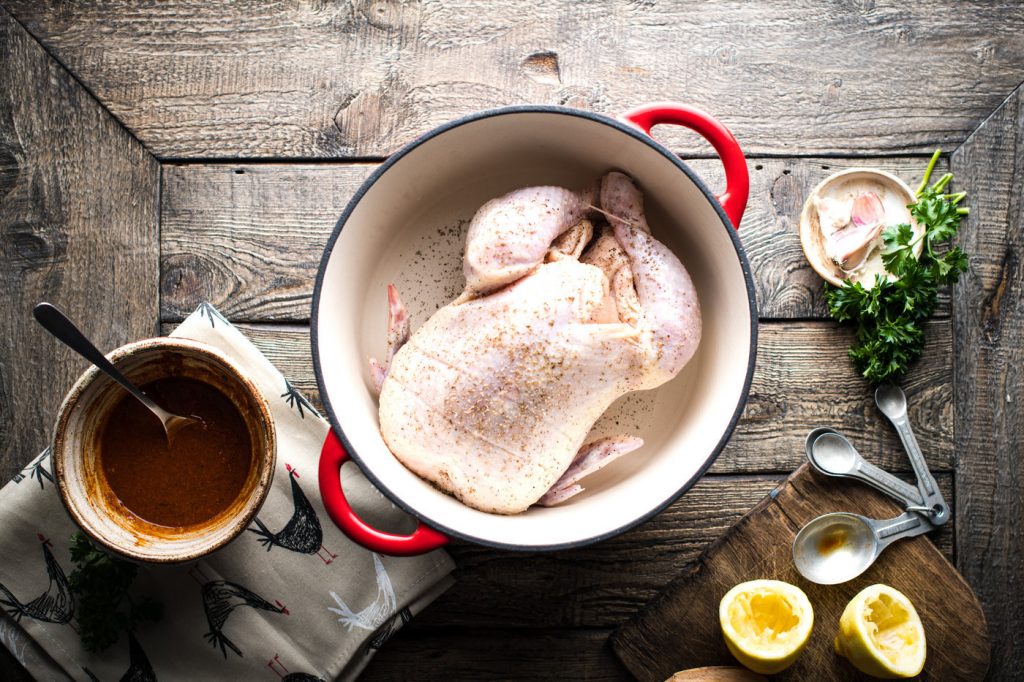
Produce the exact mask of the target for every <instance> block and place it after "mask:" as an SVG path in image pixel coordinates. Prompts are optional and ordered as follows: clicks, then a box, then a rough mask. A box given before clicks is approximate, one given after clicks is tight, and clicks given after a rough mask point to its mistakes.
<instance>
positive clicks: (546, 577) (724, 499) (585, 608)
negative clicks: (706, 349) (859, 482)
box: [417, 473, 954, 628]
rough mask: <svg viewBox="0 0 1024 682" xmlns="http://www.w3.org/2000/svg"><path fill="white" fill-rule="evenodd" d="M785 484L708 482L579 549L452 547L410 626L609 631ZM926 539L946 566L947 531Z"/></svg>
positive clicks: (946, 482)
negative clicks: (444, 588) (443, 574)
mask: <svg viewBox="0 0 1024 682" xmlns="http://www.w3.org/2000/svg"><path fill="white" fill-rule="evenodd" d="M784 478H785V475H782V474H780V475H777V476H765V477H751V476H706V477H704V478H703V479H701V480H700V481H699V482H698V483H697V485H695V486H694V487H693V488H692V489H691V490H689V491H688V492H687V493H686V494H685V495H683V496H682V497H681V498H679V500H677V501H676V502H675V503H674V504H672V505H671V506H670V507H669V508H668V509H666V510H665V511H663V512H662V513H661V514H659V515H657V516H656V517H654V518H653V519H651V520H650V521H648V522H646V523H644V524H643V525H641V526H639V527H638V528H636V529H635V530H632V531H630V532H628V533H625V534H623V535H620V536H619V537H617V538H613V539H611V540H608V541H606V542H602V543H600V544H597V545H592V546H590V547H583V548H580V549H574V550H568V551H561V552H552V553H536V554H521V553H509V552H503V551H499V550H492V549H487V548H483V547H477V546H472V545H468V544H466V543H462V542H458V543H455V544H454V545H453V546H452V547H451V548H450V552H451V554H452V556H453V557H454V558H455V562H456V566H457V568H456V571H455V577H456V583H455V585H454V586H453V587H452V588H451V589H450V590H449V591H448V592H446V593H445V594H444V595H442V596H441V597H440V598H439V599H438V600H437V601H436V602H435V603H434V604H432V605H431V607H430V608H429V609H427V610H426V611H424V612H423V613H422V614H421V615H420V616H419V617H418V618H417V622H418V623H420V624H421V625H423V626H424V627H433V626H438V627H439V626H448V625H454V624H458V625H465V626H480V627H491V626H493V627H523V628H534V627H615V626H617V625H620V624H622V623H623V622H625V621H626V620H627V619H628V618H629V617H630V616H632V615H633V614H634V613H635V612H636V611H637V610H638V609H639V608H640V607H642V606H643V605H645V604H647V603H648V602H649V601H650V600H651V599H653V598H654V596H655V595H656V594H657V593H658V592H659V591H660V590H661V589H662V588H663V587H664V586H665V585H667V584H668V583H669V582H670V581H671V580H672V579H673V578H675V577H676V576H677V575H679V574H680V573H681V572H682V571H683V570H684V569H685V567H686V565H687V564H689V563H690V562H692V561H694V560H695V559H697V557H699V556H700V553H701V552H703V551H704V549H705V548H706V547H707V546H708V545H709V544H711V543H712V542H714V541H715V540H716V539H718V538H719V537H720V536H721V535H722V534H723V533H724V532H725V531H726V530H728V529H729V528H730V527H731V526H732V525H733V524H734V523H735V522H736V521H738V520H739V519H740V517H742V516H743V515H744V514H746V513H747V512H748V511H750V509H752V508H753V507H754V505H755V504H757V503H758V502H760V501H761V499H762V498H763V497H764V496H765V495H766V494H768V493H769V492H770V491H771V490H772V489H774V488H775V487H776V486H777V485H778V484H779V483H780V482H781V481H782V480H783V479H784ZM936 480H937V481H938V483H939V487H940V489H941V490H942V493H943V495H944V496H945V497H946V499H947V501H949V500H953V490H952V475H951V474H949V473H940V474H938V475H937V476H936ZM831 511H856V510H843V509H834V510H831ZM947 525H948V524H947ZM929 537H930V539H931V541H933V542H935V543H936V546H937V547H938V549H939V550H940V551H941V552H942V553H943V554H945V555H946V557H947V558H950V559H952V553H953V537H954V530H953V529H952V528H943V529H941V530H939V531H936V532H935V533H933V534H932V535H931V536H929Z"/></svg>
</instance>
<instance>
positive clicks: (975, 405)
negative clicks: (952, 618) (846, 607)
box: [953, 89, 1024, 680]
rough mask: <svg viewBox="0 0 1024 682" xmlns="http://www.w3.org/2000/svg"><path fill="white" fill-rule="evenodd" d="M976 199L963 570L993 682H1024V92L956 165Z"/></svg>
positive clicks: (966, 366)
mask: <svg viewBox="0 0 1024 682" xmlns="http://www.w3.org/2000/svg"><path fill="white" fill-rule="evenodd" d="M953 171H954V172H955V173H956V179H955V181H954V182H955V183H956V184H957V186H958V187H959V188H960V189H966V190H968V192H969V195H968V196H969V198H970V205H971V215H970V217H969V219H968V220H967V221H965V223H964V226H963V227H962V228H961V232H962V235H961V237H960V242H961V246H962V247H963V248H964V250H965V251H966V252H967V253H968V254H970V258H971V270H970V271H969V272H968V273H966V274H965V275H964V276H963V277H962V278H961V280H960V284H958V285H957V288H956V298H955V301H954V308H953V313H954V318H953V319H954V334H955V336H954V338H955V346H954V347H955V349H956V353H955V360H954V375H953V377H954V382H955V385H956V398H957V401H956V409H955V414H956V438H955V444H956V450H955V451H956V453H957V454H958V458H957V462H956V481H957V492H958V505H957V512H956V513H957V523H958V530H957V544H958V547H959V552H958V554H957V557H958V565H959V566H960V570H961V571H963V573H964V576H965V577H966V578H967V580H968V582H970V583H971V584H972V585H973V586H974V588H975V589H976V590H977V591H978V595H979V597H980V598H981V601H982V604H983V605H984V607H985V612H986V614H987V615H988V619H989V626H990V628H991V629H992V631H993V632H997V633H1001V635H1000V636H998V637H995V638H994V641H993V651H992V660H993V663H994V666H993V670H992V679H996V680H1024V650H1022V649H1021V647H1020V642H1021V641H1022V637H1024V612H1022V609H1021V603H1022V600H1024V593H1022V591H1021V590H1022V585H1024V497H1022V493H1021V491H1022V490H1024V460H1022V459H1021V453H1022V452H1024V265H1022V262H1021V258H1022V254H1024V199H1022V198H1021V188H1022V184H1024V90H1022V89H1018V90H1017V91H1016V92H1015V93H1014V94H1013V95H1012V96H1011V97H1010V98H1009V99H1008V100H1007V101H1006V102H1005V103H1004V104H1003V106H1001V107H1000V108H999V109H998V110H997V111H996V112H995V113H994V114H993V115H992V117H991V118H990V119H989V120H988V121H987V122H986V123H985V124H984V125H983V126H982V127H981V128H980V129H978V131H977V132H976V133H975V134H974V135H972V136H971V138H970V139H969V140H968V141H967V142H966V143H965V144H964V145H963V146H962V147H961V148H960V149H958V150H957V151H956V153H955V154H954V155H953Z"/></svg>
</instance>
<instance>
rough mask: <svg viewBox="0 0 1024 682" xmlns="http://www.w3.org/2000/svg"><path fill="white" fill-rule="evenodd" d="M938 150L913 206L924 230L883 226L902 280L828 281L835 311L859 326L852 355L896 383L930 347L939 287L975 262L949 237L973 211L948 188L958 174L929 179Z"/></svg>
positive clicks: (887, 254)
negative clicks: (927, 339) (927, 330)
mask: <svg viewBox="0 0 1024 682" xmlns="http://www.w3.org/2000/svg"><path fill="white" fill-rule="evenodd" d="M940 153H941V152H940V151H936V152H935V154H933V155H932V158H931V161H930V162H929V163H928V168H927V169H926V170H925V174H924V178H923V179H922V181H921V186H920V187H919V188H918V190H917V201H916V202H915V203H913V204H911V205H910V206H908V207H907V208H909V209H910V214H911V215H912V216H913V217H914V220H915V221H916V222H917V223H918V224H919V225H920V226H922V227H923V228H924V233H923V234H922V235H917V234H915V232H914V229H913V228H912V227H911V226H910V225H909V224H906V223H902V224H899V225H893V226H890V227H887V228H886V229H885V231H884V232H883V233H882V240H883V244H884V246H883V249H882V263H883V264H884V266H885V269H886V271H887V272H888V273H889V274H891V275H893V277H895V278H896V279H894V280H893V281H889V280H888V279H883V278H882V277H880V276H878V275H876V276H875V286H873V287H872V288H871V289H866V288H865V287H864V286H863V285H862V284H861V283H859V282H852V281H850V280H846V281H845V282H843V285H842V286H841V287H834V286H831V285H829V284H827V283H826V284H825V303H826V304H827V305H828V312H829V315H831V316H832V318H833V319H835V320H836V321H837V322H845V323H850V324H852V325H854V327H855V328H856V340H855V342H854V344H853V345H852V346H851V347H850V351H849V356H850V360H851V361H852V362H853V366H854V367H855V368H856V369H857V371H858V372H860V373H861V374H862V375H863V376H864V377H866V378H867V379H868V380H870V381H872V382H874V383H884V382H895V381H897V380H899V379H900V378H902V377H903V375H905V374H906V373H907V370H908V369H909V367H910V365H911V363H913V362H914V361H915V360H917V359H918V358H919V357H920V356H921V353H922V351H923V350H924V322H925V320H927V319H928V317H930V316H931V314H932V313H933V312H934V311H935V306H936V303H937V301H938V296H939V287H940V286H945V285H949V284H952V283H953V282H956V281H957V280H958V279H959V277H960V273H963V272H966V271H967V269H968V268H969V263H968V261H967V255H966V254H965V253H964V252H963V251H962V250H961V249H960V248H959V247H955V246H954V247H948V244H947V242H949V240H951V239H953V238H954V237H955V236H956V233H957V230H958V229H959V228H960V221H961V219H962V218H963V216H964V215H966V214H967V209H966V208H959V207H958V206H957V204H959V203H960V202H961V201H962V200H963V198H964V197H965V196H966V192H960V193H958V194H947V193H946V192H945V188H946V186H947V185H948V184H949V182H950V180H952V179H953V174H952V173H946V174H945V175H943V176H942V177H941V178H939V179H938V180H937V181H936V182H935V183H934V184H932V185H931V186H928V180H929V178H930V177H931V173H932V170H933V169H934V168H935V163H936V161H938V159H939V155H940ZM922 240H923V241H924V244H923V245H922V249H921V257H920V258H915V257H914V250H915V248H916V247H917V246H918V244H919V243H920V242H921V241H922ZM944 249H945V250H944Z"/></svg>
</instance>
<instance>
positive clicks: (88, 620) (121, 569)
mask: <svg viewBox="0 0 1024 682" xmlns="http://www.w3.org/2000/svg"><path fill="white" fill-rule="evenodd" d="M71 560H72V561H73V562H74V563H75V570H73V571H72V572H71V575H70V576H68V582H69V583H70V585H71V592H72V593H74V595H75V597H76V598H77V600H78V604H77V608H76V611H77V613H78V626H79V628H78V633H79V636H80V637H81V639H82V646H84V647H85V649H86V651H92V652H98V651H103V650H104V649H106V648H107V647H109V646H110V645H111V644H113V643H114V642H116V641H117V638H118V637H119V636H120V635H121V633H122V632H128V631H130V630H133V629H134V628H135V626H136V625H137V624H139V623H142V622H144V621H158V620H160V617H161V615H163V605H162V604H160V602H158V601H156V600H154V599H152V598H150V597H145V598H143V599H140V600H138V601H136V600H134V599H132V597H131V595H130V594H128V590H129V588H130V587H131V585H132V582H133V581H134V580H135V574H136V573H137V572H138V567H137V566H136V565H135V564H133V563H131V562H129V561H125V560H124V559H118V558H117V557H114V556H111V555H110V554H107V553H106V552H103V551H101V550H99V549H97V548H96V547H93V545H92V543H90V542H89V541H88V540H87V539H86V537H85V536H84V535H82V534H81V533H76V534H75V535H74V536H72V538H71Z"/></svg>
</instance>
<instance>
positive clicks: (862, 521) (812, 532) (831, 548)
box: [793, 511, 932, 585]
mask: <svg viewBox="0 0 1024 682" xmlns="http://www.w3.org/2000/svg"><path fill="white" fill-rule="evenodd" d="M931 529H932V525H931V524H930V523H928V522H927V521H926V520H925V518H924V517H923V516H921V515H920V514H917V513H915V512H909V511H908V512H904V513H903V514H901V515H900V516H897V517H896V518H894V519H887V520H885V521H876V520H874V519H868V518H865V517H863V516H861V515H859V514H850V513H847V512H835V513H832V514H824V515H822V516H819V517H818V518H816V519H814V520H813V521H811V522H810V523H808V524H807V525H806V526H804V527H803V528H801V529H800V532H799V533H797V535H796V539H795V540H793V561H794V563H796V570H797V571H799V572H800V575H802V576H803V577H805V578H807V579H808V580H810V581H811V582H813V583H818V584H819V585H838V584H839V583H844V582H846V581H847V580H853V579H854V578H856V577H857V576H859V575H860V574H861V573H863V572H864V571H866V570H867V569H868V568H869V567H870V566H871V564H873V563H875V559H877V558H878V555H879V554H881V553H882V550H884V549H885V548H886V547H888V546H889V545H891V544H892V543H893V542H895V541H896V540H900V539H902V538H909V537H913V536H915V535H921V534H922V533H927V532H928V531H929V530H931Z"/></svg>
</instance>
